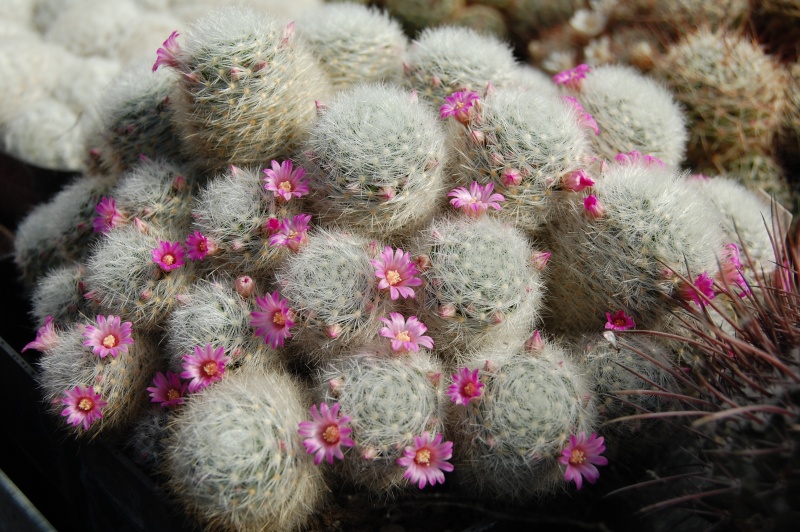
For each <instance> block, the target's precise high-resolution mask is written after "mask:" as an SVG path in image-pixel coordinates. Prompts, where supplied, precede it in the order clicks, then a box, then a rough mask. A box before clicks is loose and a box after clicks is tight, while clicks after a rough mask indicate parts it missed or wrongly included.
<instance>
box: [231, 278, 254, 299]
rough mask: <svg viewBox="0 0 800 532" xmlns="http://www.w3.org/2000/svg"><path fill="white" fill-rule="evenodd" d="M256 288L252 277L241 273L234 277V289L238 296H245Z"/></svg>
mask: <svg viewBox="0 0 800 532" xmlns="http://www.w3.org/2000/svg"><path fill="white" fill-rule="evenodd" d="M255 288H256V283H255V282H254V281H253V278H252V277H250V276H249V275H241V276H239V277H237V278H236V283H235V284H234V289H235V290H236V293H237V294H239V295H240V296H242V297H244V298H247V297H250V296H251V295H252V294H253V291H254V290H255Z"/></svg>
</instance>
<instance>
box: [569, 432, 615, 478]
mask: <svg viewBox="0 0 800 532" xmlns="http://www.w3.org/2000/svg"><path fill="white" fill-rule="evenodd" d="M603 441H604V438H602V437H600V438H598V437H597V434H596V433H594V432H592V435H591V436H589V439H588V440H587V439H586V434H585V433H583V432H581V433H580V434H578V437H577V438H576V437H575V435H571V436H570V437H569V444H568V445H567V446H566V447H565V448H564V450H562V451H561V456H559V457H558V461H559V462H561V463H562V464H564V465H565V466H567V470H566V471H565V472H564V480H566V481H567V482H569V481H570V480H574V481H575V485H576V486H577V488H578V489H581V488H582V487H583V478H584V477H586V480H587V481H589V483H590V484H594V483H595V482H597V479H598V478H600V472H599V471H598V470H597V468H596V467H595V466H599V465H606V464H608V459H607V458H605V457H604V456H600V455H601V454H603V452H605V450H606V446H605V445H603Z"/></svg>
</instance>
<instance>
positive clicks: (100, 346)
mask: <svg viewBox="0 0 800 532" xmlns="http://www.w3.org/2000/svg"><path fill="white" fill-rule="evenodd" d="M96 321H97V327H94V326H92V325H87V326H86V328H85V329H84V330H83V337H84V338H86V341H85V342H83V345H85V346H89V347H91V348H92V352H93V353H94V354H95V355H97V356H99V357H100V358H105V357H106V356H108V355H111V356H112V357H114V358H116V357H117V355H119V354H120V353H127V352H128V346H129V345H132V344H133V336H132V335H131V327H133V324H132V323H131V322H129V321H126V322H124V323H120V318H119V316H108V317H105V316H97V319H96Z"/></svg>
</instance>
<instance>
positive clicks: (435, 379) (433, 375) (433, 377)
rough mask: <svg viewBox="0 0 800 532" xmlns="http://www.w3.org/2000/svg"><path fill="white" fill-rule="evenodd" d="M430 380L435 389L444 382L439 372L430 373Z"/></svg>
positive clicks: (428, 375)
mask: <svg viewBox="0 0 800 532" xmlns="http://www.w3.org/2000/svg"><path fill="white" fill-rule="evenodd" d="M427 377H428V380H429V381H431V384H432V385H433V387H434V388H438V387H439V382H440V381H441V380H442V374H441V373H440V372H438V371H429V372H428V374H427Z"/></svg>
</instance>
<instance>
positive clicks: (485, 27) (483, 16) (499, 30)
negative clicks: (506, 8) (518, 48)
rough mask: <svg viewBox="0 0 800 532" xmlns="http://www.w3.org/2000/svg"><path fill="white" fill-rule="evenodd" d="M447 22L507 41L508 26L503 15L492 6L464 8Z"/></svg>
mask: <svg viewBox="0 0 800 532" xmlns="http://www.w3.org/2000/svg"><path fill="white" fill-rule="evenodd" d="M449 22H451V23H453V24H455V25H456V26H464V27H467V28H471V29H473V30H475V31H477V32H479V33H483V34H487V35H493V36H494V37H496V38H498V39H502V40H507V39H508V37H509V35H508V33H509V32H508V26H507V25H506V21H505V19H504V18H503V14H502V13H501V12H500V11H498V10H497V8H494V7H492V6H487V5H482V4H472V5H468V6H464V7H462V8H461V9H459V10H458V11H456V12H455V13H453V15H452V16H451V18H450V20H449Z"/></svg>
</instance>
